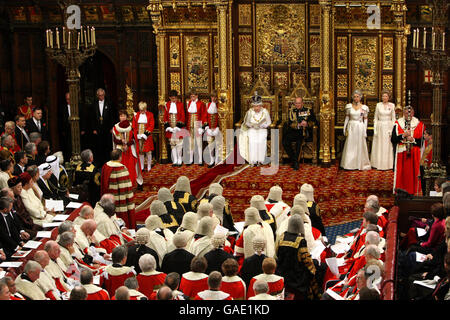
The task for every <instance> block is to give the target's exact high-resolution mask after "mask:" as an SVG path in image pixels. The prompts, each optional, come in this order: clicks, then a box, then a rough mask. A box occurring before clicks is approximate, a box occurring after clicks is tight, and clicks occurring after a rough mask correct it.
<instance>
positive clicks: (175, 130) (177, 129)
mask: <svg viewBox="0 0 450 320" xmlns="http://www.w3.org/2000/svg"><path fill="white" fill-rule="evenodd" d="M178 131H181V129H180V128H178V127H175V128H173V131H172V132H173V133H175V132H178Z"/></svg>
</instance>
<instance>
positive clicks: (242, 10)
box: [239, 4, 252, 26]
mask: <svg viewBox="0 0 450 320" xmlns="http://www.w3.org/2000/svg"><path fill="white" fill-rule="evenodd" d="M251 25H252V5H251V4H240V5H239V26H251Z"/></svg>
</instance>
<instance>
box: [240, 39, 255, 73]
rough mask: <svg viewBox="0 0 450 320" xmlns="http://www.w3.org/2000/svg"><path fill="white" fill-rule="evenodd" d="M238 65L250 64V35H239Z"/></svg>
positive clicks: (249, 65) (245, 65)
mask: <svg viewBox="0 0 450 320" xmlns="http://www.w3.org/2000/svg"><path fill="white" fill-rule="evenodd" d="M239 66H241V67H251V66H252V35H248V34H241V35H239Z"/></svg>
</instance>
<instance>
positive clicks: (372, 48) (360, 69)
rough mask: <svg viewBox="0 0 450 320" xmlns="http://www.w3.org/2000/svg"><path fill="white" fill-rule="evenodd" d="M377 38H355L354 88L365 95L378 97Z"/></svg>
mask: <svg viewBox="0 0 450 320" xmlns="http://www.w3.org/2000/svg"><path fill="white" fill-rule="evenodd" d="M377 43H378V42H377V38H376V37H354V38H353V64H352V65H353V68H352V72H353V88H352V90H355V89H359V90H361V91H362V92H363V93H364V94H365V95H368V96H376V95H377V93H378V92H377V70H378V67H377Z"/></svg>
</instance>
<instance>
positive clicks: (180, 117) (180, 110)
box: [163, 101, 186, 139]
mask: <svg viewBox="0 0 450 320" xmlns="http://www.w3.org/2000/svg"><path fill="white" fill-rule="evenodd" d="M170 104H171V102H170V101H167V103H166V105H165V108H164V120H163V121H164V126H165V127H167V126H169V127H170V126H171V125H170V113H169V111H170ZM176 105H177V113H176V123H177V124H178V125H179V126H181V127H184V124H185V122H186V116H185V112H184V106H183V103H182V102H181V101H177V102H176ZM180 129H181V128H180ZM165 132H166V133H165V135H166V138H167V139H170V138H171V137H172V133H171V132H168V131H165ZM180 138H181V137H180Z"/></svg>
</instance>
